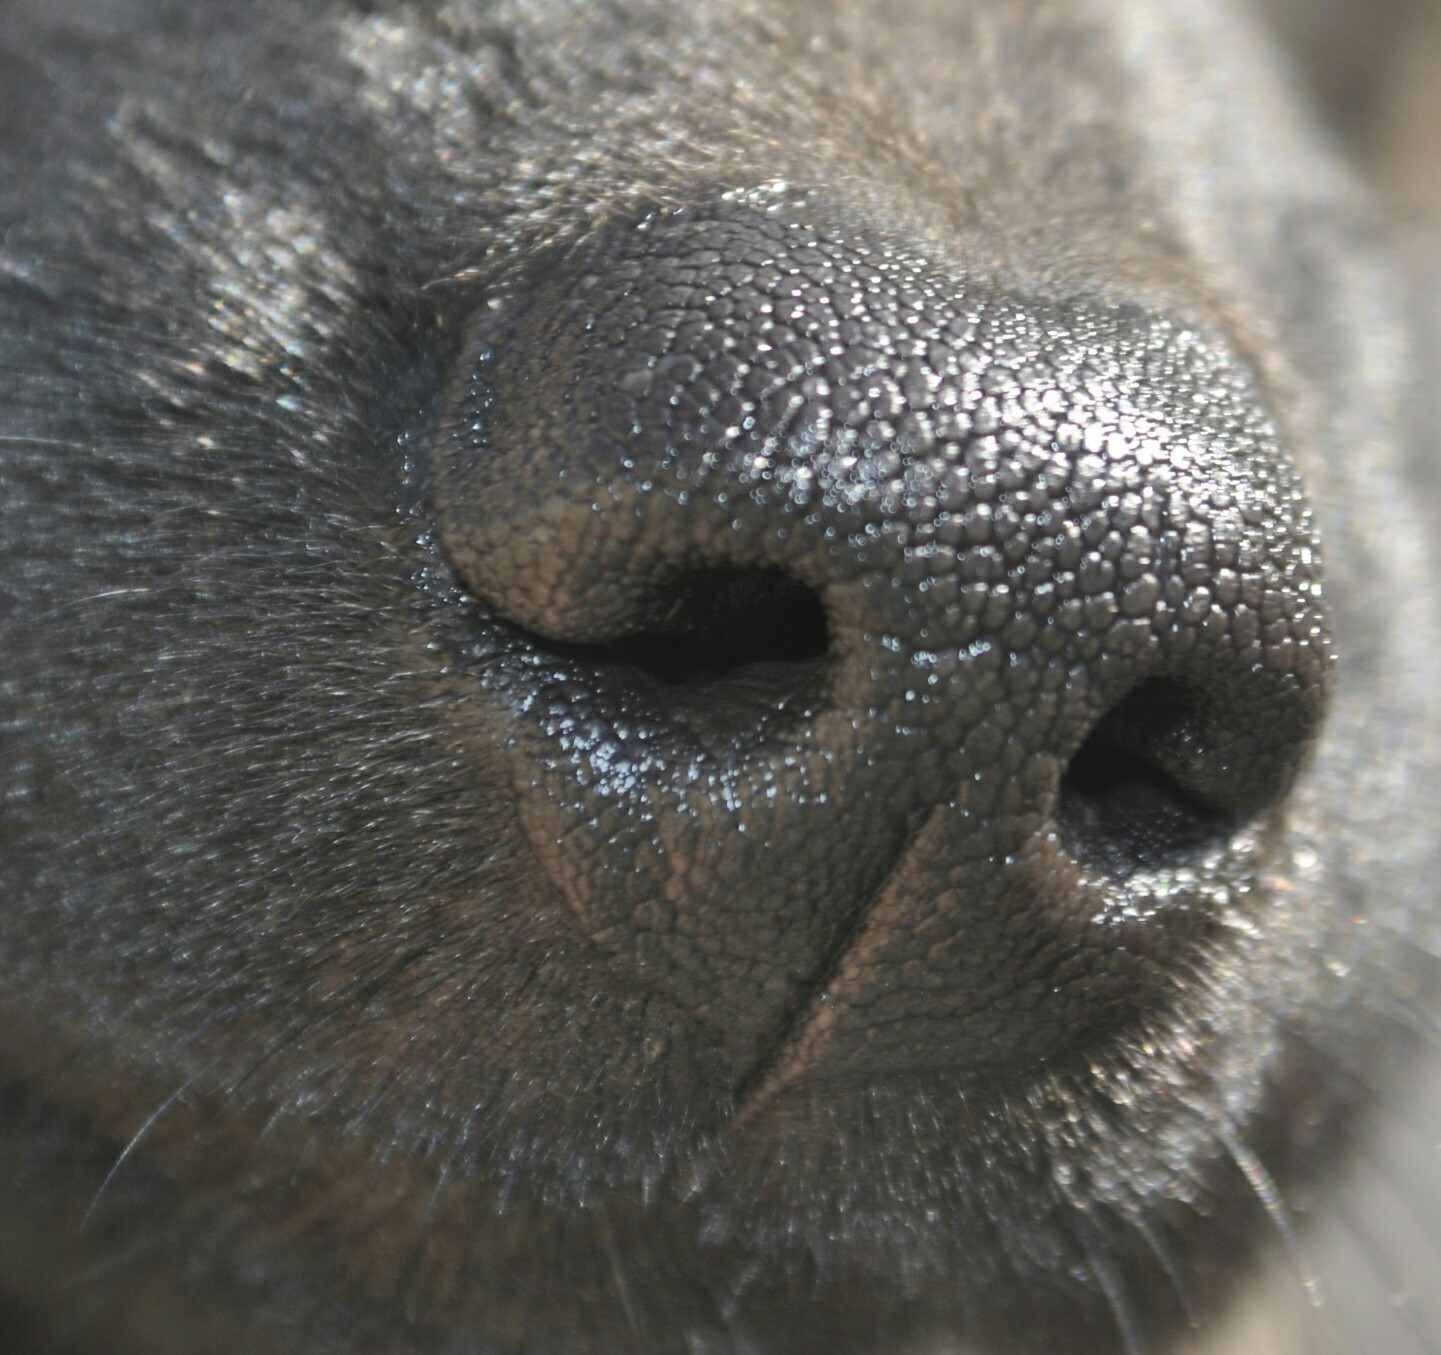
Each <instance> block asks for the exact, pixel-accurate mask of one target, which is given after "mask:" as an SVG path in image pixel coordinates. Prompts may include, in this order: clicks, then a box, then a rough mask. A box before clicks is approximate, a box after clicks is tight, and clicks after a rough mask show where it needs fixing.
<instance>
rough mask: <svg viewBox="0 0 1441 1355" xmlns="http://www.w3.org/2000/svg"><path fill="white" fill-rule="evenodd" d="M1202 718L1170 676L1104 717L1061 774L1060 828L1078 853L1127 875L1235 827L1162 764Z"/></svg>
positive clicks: (1176, 859) (1172, 861)
mask: <svg viewBox="0 0 1441 1355" xmlns="http://www.w3.org/2000/svg"><path fill="white" fill-rule="evenodd" d="M1199 723H1200V719H1199V713H1198V711H1197V710H1196V708H1195V703H1194V701H1193V700H1192V698H1191V697H1190V696H1189V694H1188V693H1187V691H1186V689H1185V687H1184V686H1182V685H1181V684H1180V683H1177V682H1174V681H1171V680H1169V679H1165V678H1152V679H1149V680H1148V681H1146V682H1143V683H1141V684H1140V686H1138V687H1136V688H1134V689H1133V690H1132V691H1131V692H1130V693H1129V695H1127V696H1126V697H1125V698H1124V699H1123V700H1121V701H1120V702H1119V703H1118V704H1117V705H1116V706H1114V707H1113V708H1112V709H1111V710H1110V711H1109V712H1108V713H1107V714H1106V715H1105V716H1104V717H1103V718H1102V719H1101V720H1100V722H1099V723H1098V724H1097V725H1096V727H1095V728H1094V729H1093V730H1092V731H1091V733H1090V735H1089V736H1088V737H1087V739H1086V741H1085V742H1084V743H1083V744H1082V745H1081V747H1080V748H1079V749H1078V750H1077V751H1076V753H1075V755H1074V756H1073V757H1072V759H1071V762H1070V765H1069V766H1068V767H1067V768H1066V770H1065V772H1064V774H1063V775H1062V777H1061V786H1060V796H1059V802H1058V806H1057V812H1056V829H1057V832H1058V833H1059V835H1060V838H1061V843H1062V845H1063V846H1064V847H1065V848H1066V850H1067V851H1069V852H1070V853H1071V855H1072V856H1073V857H1075V858H1076V859H1077V860H1078V861H1081V862H1083V863H1084V864H1087V865H1090V866H1093V867H1095V868H1097V869H1099V870H1102V871H1104V872H1105V873H1107V874H1109V875H1117V876H1124V875H1130V874H1132V873H1134V872H1135V871H1137V870H1140V869H1146V868H1156V867H1161V866H1167V865H1176V864H1179V863H1181V862H1183V861H1185V860H1187V859H1189V858H1191V857H1194V856H1195V855H1196V854H1197V853H1198V852H1200V851H1202V850H1204V849H1205V848H1206V847H1208V846H1210V845H1211V844H1213V843H1215V842H1218V841H1221V840H1223V839H1224V838H1225V837H1226V836H1228V835H1229V834H1230V833H1231V832H1232V831H1233V830H1234V829H1235V828H1236V827H1237V826H1238V818H1239V816H1238V815H1236V814H1235V813H1233V812H1230V811H1228V810H1225V809H1222V808H1219V807H1217V806H1215V805H1212V804H1209V803H1207V802H1206V800H1205V799H1204V798H1203V797H1202V795H1201V794H1200V793H1198V791H1197V790H1196V789H1194V788H1192V787H1188V786H1187V785H1185V784H1183V782H1182V780H1181V779H1180V778H1179V777H1178V776H1177V775H1176V774H1175V773H1174V772H1173V771H1172V770H1169V769H1168V768H1167V766H1166V765H1165V763H1166V761H1168V760H1169V759H1166V758H1165V757H1164V754H1163V753H1162V751H1161V750H1163V749H1165V748H1167V747H1168V746H1172V745H1174V743H1175V742H1176V741H1177V739H1178V737H1180V738H1183V739H1184V738H1185V737H1186V734H1187V730H1188V727H1190V729H1192V730H1194V728H1195V727H1196V726H1198V725H1199Z"/></svg>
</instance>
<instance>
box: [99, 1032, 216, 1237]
mask: <svg viewBox="0 0 1441 1355" xmlns="http://www.w3.org/2000/svg"><path fill="white" fill-rule="evenodd" d="M219 1062H220V1059H219V1058H218V1057H217V1058H213V1059H211V1060H210V1062H209V1063H207V1064H206V1065H205V1066H204V1067H203V1068H201V1069H199V1070H198V1071H197V1072H195V1073H193V1074H192V1075H191V1076H190V1077H188V1078H186V1079H185V1081H184V1082H182V1083H181V1084H180V1086H178V1087H177V1088H176V1089H175V1090H174V1091H173V1092H171V1093H170V1095H169V1096H167V1097H166V1098H165V1099H164V1100H163V1101H162V1102H161V1103H160V1104H159V1105H158V1106H156V1107H155V1109H154V1110H153V1111H151V1112H150V1114H149V1115H148V1116H147V1117H146V1118H145V1122H144V1123H143V1124H142V1125H141V1126H140V1128H139V1129H137V1130H136V1131H135V1132H134V1133H133V1134H132V1135H131V1136H130V1141H129V1142H128V1143H127V1144H126V1145H125V1147H124V1148H122V1149H121V1150H120V1155H119V1156H118V1157H117V1158H116V1159H115V1161H114V1162H113V1163H112V1164H111V1167H110V1170H109V1171H108V1172H106V1173H105V1179H104V1180H103V1181H101V1183H100V1184H99V1186H98V1187H96V1190H95V1194H94V1195H92V1196H91V1197H90V1204H89V1206H88V1207H87V1208H86V1210H85V1214H84V1217H83V1218H81V1220H80V1231H81V1232H84V1231H85V1229H86V1228H87V1227H89V1225H90V1220H91V1218H92V1217H93V1216H94V1214H95V1210H96V1208H97V1207H98V1206H99V1204H100V1201H101V1200H102V1199H103V1198H104V1196H105V1192H106V1191H107V1190H109V1188H110V1186H111V1183H112V1182H113V1181H114V1180H115V1178H116V1177H117V1176H118V1175H119V1173H120V1170H121V1168H123V1167H124V1166H125V1164H126V1163H127V1162H128V1161H129V1160H130V1158H131V1157H132V1156H133V1155H134V1153H135V1150H136V1149H137V1148H139V1147H140V1145H141V1143H142V1142H144V1140H145V1136H146V1135H147V1134H149V1133H150V1131H151V1130H152V1129H154V1128H155V1126H156V1125H157V1124H159V1123H160V1121H161V1120H162V1119H164V1118H165V1116H166V1115H167V1114H168V1113H169V1112H170V1111H171V1109H172V1108H173V1107H174V1106H175V1105H176V1104H177V1103H178V1102H180V1101H181V1100H182V1099H183V1098H184V1096H185V1093H186V1092H188V1091H189V1090H190V1089H191V1087H193V1086H194V1085H195V1084H196V1083H197V1082H198V1081H199V1080H200V1079H201V1078H202V1077H204V1076H205V1074H206V1073H208V1072H209V1071H210V1070H211V1069H212V1068H213V1067H215V1065H216V1064H217V1063H219Z"/></svg>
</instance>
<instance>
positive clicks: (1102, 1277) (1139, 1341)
mask: <svg viewBox="0 0 1441 1355" xmlns="http://www.w3.org/2000/svg"><path fill="white" fill-rule="evenodd" d="M1076 1240H1077V1241H1078V1242H1080V1244H1081V1250H1082V1251H1083V1252H1084V1253H1085V1255H1086V1264H1087V1265H1088V1266H1089V1267H1090V1270H1091V1274H1092V1275H1093V1276H1094V1277H1095V1280H1096V1283H1097V1284H1098V1285H1099V1286H1100V1288H1101V1294H1102V1295H1103V1297H1104V1298H1105V1300H1106V1306H1107V1307H1108V1308H1109V1309H1110V1310H1111V1316H1112V1318H1114V1320H1115V1323H1116V1329H1117V1331H1118V1332H1119V1333H1120V1337H1121V1347H1122V1349H1123V1350H1124V1351H1125V1355H1147V1352H1148V1351H1149V1350H1150V1343H1149V1342H1148V1341H1147V1340H1146V1339H1145V1336H1144V1335H1143V1334H1142V1331H1141V1324H1140V1320H1139V1318H1138V1317H1137V1315H1136V1309H1135V1305H1134V1304H1132V1302H1131V1298H1130V1295H1129V1294H1128V1293H1127V1292H1126V1287H1125V1284H1124V1283H1123V1282H1122V1280H1121V1277H1120V1275H1118V1274H1117V1273H1116V1271H1115V1269H1114V1268H1113V1267H1112V1266H1111V1263H1110V1262H1109V1261H1107V1260H1106V1258H1105V1255H1104V1253H1103V1252H1102V1251H1101V1249H1100V1247H1099V1246H1098V1245H1097V1242H1096V1238H1095V1236H1094V1234H1093V1233H1092V1231H1091V1228H1090V1226H1089V1225H1088V1224H1087V1223H1086V1222H1085V1221H1084V1219H1078V1220H1077V1221H1076Z"/></svg>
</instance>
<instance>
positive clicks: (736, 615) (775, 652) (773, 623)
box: [565, 569, 830, 687]
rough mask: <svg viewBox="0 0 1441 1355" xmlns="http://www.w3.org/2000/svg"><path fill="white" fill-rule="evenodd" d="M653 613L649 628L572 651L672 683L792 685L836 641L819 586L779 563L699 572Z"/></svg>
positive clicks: (684, 579) (679, 583)
mask: <svg viewBox="0 0 1441 1355" xmlns="http://www.w3.org/2000/svg"><path fill="white" fill-rule="evenodd" d="M650 615H651V618H652V619H651V620H650V621H649V622H648V624H647V625H646V626H645V627H644V628H643V629H640V630H637V631H635V632H632V633H631V634H629V635H623V636H620V637H617V638H615V639H611V640H604V641H599V642H596V643H594V644H572V645H567V646H565V648H566V651H567V653H568V654H569V655H570V656H571V657H573V658H581V657H584V658H586V659H588V660H589V661H591V662H592V663H595V664H596V665H598V666H602V667H625V668H631V669H636V670H639V671H640V672H641V673H644V674H646V675H647V676H649V677H650V678H651V679H653V680H654V681H655V682H657V683H660V684H662V685H663V686H667V687H688V686H704V685H708V684H712V683H716V682H725V681H740V680H747V679H752V680H761V681H763V682H764V684H765V685H767V686H782V687H784V686H790V685H798V684H800V683H801V682H802V681H804V680H805V679H806V678H808V677H809V676H810V675H812V674H813V673H814V672H816V671H817V670H818V669H819V668H820V667H821V665H822V664H823V662H824V660H825V657H826V654H827V651H828V649H829V647H830V629H829V626H828V624H827V622H826V613H825V608H824V606H823V605H822V603H821V599H820V596H819V595H818V594H817V592H816V590H815V589H814V588H811V587H808V586H807V585H805V584H803V583H800V582H799V581H797V580H795V579H793V578H791V577H790V576H789V575H787V574H785V573H783V572H782V571H780V570H776V569H706V570H697V571H693V572H691V573H689V574H686V575H683V576H682V577H681V578H679V579H678V580H676V582H675V583H674V584H672V585H671V586H670V587H669V588H667V589H666V590H665V591H664V592H663V593H662V594H661V595H659V596H658V597H657V598H656V599H655V602H654V604H653V605H652V607H651V608H650Z"/></svg>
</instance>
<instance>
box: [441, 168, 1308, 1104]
mask: <svg viewBox="0 0 1441 1355" xmlns="http://www.w3.org/2000/svg"><path fill="white" fill-rule="evenodd" d="M818 220H822V218H821V216H820V214H818V213H816V212H812V211H810V210H807V209H806V208H805V207H804V206H797V205H795V204H787V203H781V204H768V203H766V202H763V201H760V200H757V199H755V198H751V199H748V198H746V197H745V195H739V196H733V197H729V198H724V199H722V200H720V201H718V202H716V203H713V204H711V206H709V207H708V208H706V209H704V210H701V209H690V210H686V211H675V212H670V213H659V212H658V213H655V214H652V215H651V216H648V217H646V218H644V219H643V220H640V221H634V222H630V223H626V224H621V225H615V226H612V227H609V228H607V229H605V230H603V231H601V232H600V233H599V234H598V235H597V236H596V237H595V238H594V239H592V240H589V241H587V242H586V243H585V244H583V245H581V246H578V247H576V248H574V249H572V250H570V251H569V252H567V253H565V254H563V255H561V256H560V257H559V258H557V259H555V260H552V261H551V262H550V263H549V264H548V266H547V267H546V268H545V269H544V270H543V271H539V272H537V273H536V274H535V275H533V276H529V277H526V278H523V279H521V280H519V281H518V282H517V283H516V285H515V286H514V288H513V290H512V291H510V292H508V293H507V294H505V295H503V296H497V297H492V298H488V299H487V300H488V303H489V304H487V305H484V306H482V307H480V308H479V309H480V315H481V318H480V319H478V320H474V321H472V322H471V323H470V325H469V328H468V330H467V335H468V337H467V345H466V347H465V348H464V351H463V352H462V354H461V357H460V359H459V361H458V364H457V368H456V375H455V378H454V381H453V385H452V388H451V391H450V395H449V399H448V405H447V409H446V415H445V419H444V424H443V428H442V430H441V434H440V437H439V441H438V447H437V451H436V454H435V457H434V463H433V466H432V475H433V480H434V485H435V494H436V498H437V503H438V517H439V523H440V532H441V537H442V540H443V543H444V547H445V550H446V552H447V554H448V556H449V559H450V560H451V562H452V564H453V566H454V568H455V569H456V571H457V574H458V575H459V577H460V578H461V580H462V581H463V584H464V586H465V587H466V589H467V590H468V591H469V592H470V593H471V594H472V595H473V596H474V598H475V599H476V600H477V618H478V619H477V625H478V627H479V629H480V631H481V632H483V639H482V640H480V641H478V642H477V648H476V656H477V662H482V663H483V665H484V668H485V672H486V673H487V675H488V678H487V680H489V681H490V682H491V683H492V685H493V686H494V687H495V688H496V690H498V691H501V692H502V693H503V694H505V695H506V696H507V697H508V698H509V707H508V708H509V709H511V710H512V711H513V716H514V730H513V745H514V758H515V762H514V766H515V784H516V789H517V799H518V802H519V804H520V810H519V812H520V814H521V818H522V821H523V823H524V824H525V827H526V831H527V833H528V835H529V840H530V841H531V843H532V846H533V848H534V850H535V852H536V855H537V857H538V858H539V859H540V860H541V861H542V862H543V863H544V866H545V869H546V870H547V872H548V874H549V876H550V878H551V879H552V881H553V883H554V885H555V887H556V888H557V889H558V890H559V891H560V892H561V893H562V894H563V895H564V896H565V898H566V900H567V902H568V904H569V905H570V908H571V912H572V914H573V917H574V920H575V923H576V925H577V926H578V927H579V928H580V929H581V930H582V932H583V933H584V934H586V935H587V936H589V937H591V938H592V939H593V940H594V941H595V943H596V945H597V946H598V947H600V948H601V949H602V951H603V952H604V953H605V954H606V955H607V956H608V957H609V960H610V963H611V964H612V965H613V966H615V967H616V968H617V969H618V970H619V971H620V972H622V973H623V974H624V975H625V976H626V977H627V979H630V980H635V981H637V982H640V983H642V984H644V985H647V986H648V987H649V988H651V989H653V990H654V991H656V992H658V993H662V994H664V995H665V997H666V1000H668V1001H671V1002H674V1003H675V1004H676V1005H677V1007H679V1008H680V1009H681V1010H683V1011H684V1012H686V1013H688V1014H689V1015H690V1016H691V1017H692V1018H693V1019H694V1020H695V1021H696V1022H697V1023H699V1025H700V1026H701V1027H702V1028H704V1029H705V1030H706V1031H708V1032H709V1036H710V1038H712V1039H713V1040H714V1041H715V1043H716V1047H717V1049H718V1050H719V1051H720V1053H719V1056H718V1057H719V1058H720V1059H721V1062H722V1063H723V1065H724V1066H725V1067H727V1068H728V1069H729V1075H730V1076H731V1077H732V1079H733V1083H734V1086H735V1089H736V1094H737V1096H738V1097H743V1096H745V1095H747V1094H753V1093H755V1091H756V1089H757V1088H758V1087H763V1086H780V1085H781V1084H782V1083H785V1084H789V1082H791V1081H794V1080H796V1079H801V1080H806V1079H810V1078H815V1077H827V1076H839V1075H844V1074H845V1073H846V1071H847V1070H848V1069H849V1070H854V1069H856V1068H858V1067H860V1066H862V1065H868V1064H874V1065H875V1066H876V1067H877V1068H878V1069H884V1068H885V1067H899V1066H911V1065H915V1064H924V1065H927V1066H929V1065H935V1064H943V1065H944V1066H945V1067H947V1068H951V1069H955V1070H957V1071H959V1072H961V1073H962V1074H964V1073H965V1072H966V1071H967V1070H975V1071H983V1070H995V1069H1001V1068H1010V1069H1016V1068H1021V1067H1024V1066H1026V1064H1027V1063H1028V1062H1034V1061H1035V1060H1044V1059H1046V1058H1048V1057H1051V1056H1053V1055H1054V1053H1055V1052H1056V1051H1057V1049H1058V1048H1060V1047H1062V1046H1065V1045H1067V1044H1069V1043H1073V1042H1075V1041H1077V1040H1081V1041H1084V1040H1085V1039H1086V1038H1088V1033H1089V1032H1092V1031H1097V1030H1101V1029H1109V1028H1112V1027H1114V1025H1115V1023H1116V1022H1117V1021H1122V1020H1125V1019H1128V1018H1129V1017H1130V1016H1133V1015H1135V1014H1136V1013H1137V1012H1140V1011H1143V1010H1144V1009H1145V1008H1146V1007H1147V1005H1148V1004H1150V1003H1153V1002H1155V1001H1160V1000H1163V995H1164V992H1165V990H1166V978H1165V975H1166V972H1167V969H1168V966H1172V965H1174V964H1175V963H1176V962H1177V958H1178V956H1181V955H1183V954H1185V953H1186V948H1187V947H1191V946H1195V945H1197V944H1199V943H1200V942H1201V940H1202V939H1203V938H1204V936H1205V935H1206V933H1207V929H1208V927H1211V926H1214V925H1215V919H1216V914H1217V909H1218V908H1219V907H1220V906H1222V904H1221V902H1219V900H1220V899H1221V896H1222V895H1226V896H1227V897H1232V896H1233V895H1234V892H1235V891H1237V890H1241V891H1244V889H1245V887H1246V881H1247V879H1248V878H1249V873H1251V872H1254V870H1258V869H1260V868H1261V864H1262V862H1263V858H1264V853H1265V843H1266V840H1267V826H1268V824H1270V823H1271V822H1272V821H1273V818H1274V816H1275V815H1277V814H1279V813H1283V812H1284V800H1285V795H1286V792H1287V790H1288V788H1289V786H1290V785H1291V783H1292V781H1293V779H1294V777H1295V775H1296V773H1297V770H1298V768H1299V766H1300V765H1301V763H1302V761H1303V759H1304V755H1305V752H1306V749H1307V747H1308V744H1309V742H1310V741H1311V739H1312V738H1313V736H1314V734H1315V732H1316V730H1317V728H1318V725H1319V722H1320V720H1321V717H1322V714H1323V711H1324V705H1325V691H1326V686H1327V674H1328V671H1329V666H1330V652H1329V642H1328V638H1327V628H1326V619H1325V613H1324V607H1323V604H1322V599H1321V590H1320V563H1319V553H1318V548H1317V543H1316V541H1315V539H1314V536H1313V531H1312V525H1311V519H1310V514H1309V510H1308V508H1307V505H1306V501H1305V497H1304V494H1303V492H1302V488H1301V486H1300V484H1299V482H1298V479H1297V476H1296V473H1295V471H1294V469H1293V467H1292V466H1291V463H1290V461H1289V459H1288V457H1287V455H1286V453H1285V450H1284V448H1283V446H1282V443H1281V439H1280V437H1279V435H1278V433H1277V431H1276V429H1275V428H1273V427H1272V425H1271V423H1270V421H1269V420H1268V418H1267V415H1266V413H1265V411H1264V408H1263V405H1262V401H1261V399H1260V397H1259V395H1258V393H1257V390H1256V386H1255V382H1254V380H1253V378H1252V376H1251V374H1250V373H1249V372H1248V371H1247V369H1246V368H1245V366H1244V364H1243V363H1241V362H1240V361H1239V360H1238V359H1237V357H1236V356H1235V355H1234V354H1233V353H1232V352H1231V350H1230V349H1229V348H1228V346H1227V344H1226V342H1225V341H1224V339H1223V338H1222V337H1221V336H1220V335H1218V334H1217V333H1214V332H1208V331H1207V330H1205V329H1204V328H1202V327H1201V326H1199V325H1197V324H1193V323H1190V322H1188V321H1186V320H1183V319H1180V318H1177V317H1173V316H1169V315H1165V314H1161V313H1158V312H1155V311H1153V310H1148V309H1146V308H1145V307H1142V306H1140V305H1136V304H1118V303H1115V302H1107V301H1102V300H1099V299H1098V300H1094V301H1084V300H1081V301H1069V302H1064V303H1062V302H1057V301H1054V300H1049V299H1047V298H1045V297H1043V296H1039V295H1037V296H1030V295H1025V294H1022V293H1020V292H1018V291H1016V290H1015V289H1014V288H1011V289H1007V288H1004V287H1002V286H1000V285H999V284H996V283H993V282H989V281H987V280H985V279H980V278H975V277H970V276H966V275H963V274H962V273H960V272H959V271H957V270H955V269H951V268H948V267H946V266H944V265H943V264H941V263H937V262H935V261H933V260H931V259H929V258H927V257H926V256H925V255H924V254H923V253H922V252H921V251H920V250H917V249H910V248H908V247H906V246H905V245H904V244H902V243H896V242H892V241H887V240H886V239H884V238H883V237H881V236H880V235H879V234H877V235H875V236H870V235H867V234H866V233H865V232H864V231H862V230H859V229H858V228H856V227H854V226H849V227H837V226H834V225H827V224H824V223H823V224H817V221H818Z"/></svg>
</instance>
